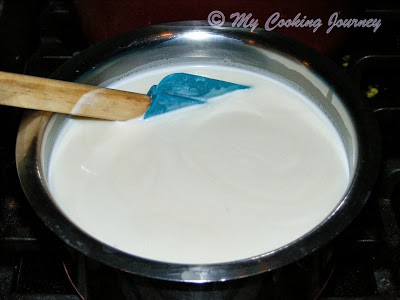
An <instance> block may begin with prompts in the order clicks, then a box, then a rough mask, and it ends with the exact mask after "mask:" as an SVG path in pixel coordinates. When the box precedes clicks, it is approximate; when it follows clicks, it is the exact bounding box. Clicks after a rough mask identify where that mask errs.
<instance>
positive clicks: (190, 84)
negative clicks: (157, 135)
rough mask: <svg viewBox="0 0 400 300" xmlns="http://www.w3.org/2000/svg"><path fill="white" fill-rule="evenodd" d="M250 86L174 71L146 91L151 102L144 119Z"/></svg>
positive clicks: (204, 101) (202, 102) (201, 102)
mask: <svg viewBox="0 0 400 300" xmlns="http://www.w3.org/2000/svg"><path fill="white" fill-rule="evenodd" d="M248 88H250V86H247V85H241V84H236V83H232V82H227V81H222V80H217V79H213V78H208V77H204V76H198V75H192V74H188V73H174V74H171V75H168V76H166V77H164V78H163V79H162V80H161V81H160V83H159V84H158V85H154V86H152V87H151V89H150V90H149V92H148V93H147V94H148V95H149V96H150V97H151V100H152V101H151V104H150V107H149V108H148V110H147V111H146V113H145V115H144V119H147V118H149V117H153V116H156V115H159V114H163V113H167V112H170V111H173V110H176V109H179V108H183V107H187V106H191V105H197V104H204V103H206V102H207V100H208V99H211V98H214V97H218V96H221V95H224V94H226V93H230V92H233V91H236V90H242V89H248Z"/></svg>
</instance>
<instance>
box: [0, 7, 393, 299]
mask: <svg viewBox="0 0 400 300" xmlns="http://www.w3.org/2000/svg"><path fill="white" fill-rule="evenodd" d="M396 5H397V4H396V3H390V2H387V1H380V3H375V2H373V1H368V2H366V3H363V4H359V8H360V11H361V12H362V14H364V15H366V16H371V17H375V18H381V19H382V24H383V25H382V28H380V30H378V31H377V32H376V33H371V32H370V31H368V32H366V31H358V32H357V34H354V35H352V36H351V38H350V39H349V42H348V43H346V44H345V45H343V46H341V47H340V48H339V49H337V50H336V51H335V52H334V53H332V54H329V55H330V58H331V59H333V60H334V61H335V62H336V63H337V64H338V65H339V66H340V67H341V68H344V69H345V70H346V72H348V74H349V75H350V76H351V78H352V79H353V81H354V84H356V85H357V86H358V87H359V88H360V92H361V93H362V96H363V97H364V99H365V100H366V102H368V104H369V106H370V109H371V110H372V111H373V112H374V115H375V117H376V118H377V120H378V123H379V131H380V136H381V147H382V151H383V153H382V157H383V160H382V165H381V172H380V174H379V180H378V182H377V184H376V186H375V189H374V192H373V194H372V195H371V197H370V199H369V201H368V203H367V205H366V206H365V208H364V209H363V211H362V212H361V214H360V215H359V216H358V217H357V218H356V219H355V220H354V221H353V223H352V224H351V225H350V226H349V227H348V228H347V229H346V230H345V231H344V232H343V233H342V234H341V235H339V236H338V237H337V238H336V239H335V240H333V241H332V242H331V243H330V245H328V246H327V248H329V249H332V250H329V251H327V253H328V254H327V255H328V257H323V258H318V259H316V258H314V257H306V258H304V259H302V260H300V261H299V262H297V263H295V264H294V265H292V266H287V267H284V268H283V269H282V271H280V272H277V273H275V274H274V275H273V276H274V278H273V280H272V282H275V283H276V287H275V288H274V291H275V292H274V294H273V295H270V294H265V293H264V291H265V289H264V285H265V284H266V282H267V281H266V280H265V278H263V277H261V278H258V279H254V278H249V279H246V280H247V281H252V280H253V281H254V284H250V285H247V286H250V287H251V288H248V289H246V290H243V289H241V286H242V282H227V283H224V284H220V285H218V284H216V285H204V286H203V287H202V288H200V289H198V288H197V287H196V288H192V286H189V287H187V286H186V287H184V286H183V285H182V284H178V283H168V282H160V281H155V280H152V279H146V278H141V277H139V276H131V275H129V276H128V275H127V274H124V273H123V272H121V271H118V270H115V269H113V268H111V267H108V266H105V265H103V264H101V263H99V262H96V261H93V260H91V259H90V258H88V257H85V256H84V255H82V254H80V253H77V252H76V251H74V250H72V249H70V248H68V247H67V246H66V245H65V244H64V243H63V242H62V241H60V240H59V239H58V238H57V237H56V236H55V235H54V234H53V233H52V232H51V231H50V230H49V229H48V228H47V227H46V226H45V225H44V224H43V223H42V221H41V220H40V219H39V218H38V217H37V216H36V214H35V213H34V212H33V210H32V209H31V207H30V205H29V203H28V202H27V199H26V198H25V195H24V193H23V191H22V189H21V186H20V184H19V180H18V176H17V172H16V167H15V139H16V135H17V131H18V126H19V121H20V119H21V116H22V112H21V110H18V109H14V108H10V107H0V136H1V139H0V299H249V298H257V299H266V298H268V299H311V300H313V299H324V300H328V299H329V300H344V299H346V300H351V299H353V300H355V299H358V300H383V299H398V298H400V215H399V214H400V135H399V132H400V96H399V87H398V85H399V82H400V75H399V72H398V70H399V69H400V26H399V25H400V7H399V6H398V5H397V7H396ZM360 32H361V33H360ZM16 33H18V34H16ZM0 39H1V40H2V41H3V43H4V44H3V45H5V46H2V47H1V49H0V70H3V71H8V72H16V73H25V74H30V75H37V76H43V77H46V76H49V74H51V72H53V71H54V70H55V69H56V68H57V67H58V66H60V65H61V64H62V63H64V62H65V61H67V60H68V59H70V58H71V57H72V56H73V55H75V54H76V53H77V52H79V51H80V50H83V49H84V48H86V47H88V46H89V45H90V43H89V42H88V41H87V39H86V38H85V36H84V34H83V32H82V30H81V29H80V24H79V22H78V18H77V15H76V14H75V10H74V6H73V3H72V2H71V1H44V0H43V1H37V2H36V3H33V2H29V1H23V0H18V1H5V0H0ZM326 261H329V263H326ZM310 265H311V266H312V268H310ZM319 265H320V266H321V269H323V270H321V271H318V272H315V269H316V268H318V266H319ZM265 276H269V275H268V274H267V275H265ZM303 276H307V277H308V278H312V280H311V281H314V282H315V286H314V288H312V289H311V290H308V287H304V288H303V287H301V285H302V280H301V277H303ZM270 282H271V280H269V281H268V284H271V283H270ZM286 283H289V286H297V289H296V291H297V292H296V293H297V294H291V292H290V291H288V289H287V286H288V285H287V284H286ZM298 291H301V294H299V292H298Z"/></svg>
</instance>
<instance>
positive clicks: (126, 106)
mask: <svg viewBox="0 0 400 300" xmlns="http://www.w3.org/2000/svg"><path fill="white" fill-rule="evenodd" d="M247 88H249V86H246V85H240V84H236V83H232V82H227V81H221V80H216V79H212V78H207V77H203V76H198V75H192V74H187V73H174V74H171V75H168V76H166V77H164V78H163V79H162V80H161V81H160V82H159V84H158V85H155V86H153V87H151V89H150V90H149V92H148V94H147V95H144V94H138V93H132V92H124V91H119V90H114V89H107V88H101V87H97V86H91V85H84V84H80V83H72V82H65V81H59V80H53V79H47V78H39V77H33V76H27V75H20V74H13V73H6V72H0V104H1V105H9V106H15V107H22V108H28V109H36V110H44V111H51V112H58V113H64V114H71V115H77V116H83V117H90V118H97V119H105V120H129V119H133V118H136V117H140V116H142V115H143V114H144V118H145V119H146V118H149V117H153V116H156V115H159V114H164V113H167V112H170V111H172V110H176V109H179V108H183V107H187V106H191V105H198V104H204V103H206V102H207V101H208V100H209V99H211V98H214V97H217V96H221V95H223V94H226V93H229V92H233V91H235V90H241V89H247Z"/></svg>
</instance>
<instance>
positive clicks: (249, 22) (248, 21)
mask: <svg viewBox="0 0 400 300" xmlns="http://www.w3.org/2000/svg"><path fill="white" fill-rule="evenodd" d="M229 19H230V22H231V26H232V27H238V28H239V27H241V28H249V29H250V30H251V31H253V30H254V29H256V28H257V27H258V26H259V25H260V24H259V20H258V19H256V18H253V14H251V13H239V12H236V13H233V14H231V15H230V16H229ZM208 23H209V24H210V25H211V26H216V27H220V26H223V25H224V24H225V15H224V14H223V13H222V12H221V11H219V10H214V11H212V12H211V13H210V14H209V15H208ZM323 25H324V24H323V22H322V20H321V18H317V19H309V18H308V17H307V15H302V13H298V14H297V15H296V16H295V17H294V18H290V19H284V18H282V17H281V14H280V13H279V12H275V13H273V14H272V15H270V16H269V17H268V18H267V20H266V21H265V23H264V28H265V30H267V31H272V30H274V29H276V28H290V27H294V28H311V29H312V31H313V32H317V30H318V29H319V28H320V27H321V26H323ZM381 25H382V21H381V19H373V18H370V19H356V18H340V17H339V13H338V12H334V13H332V14H331V15H330V17H329V18H328V22H327V29H326V31H325V32H326V33H330V32H331V31H332V30H333V29H335V28H357V27H361V28H372V29H373V32H376V31H377V30H378V28H379V27H380V26H381Z"/></svg>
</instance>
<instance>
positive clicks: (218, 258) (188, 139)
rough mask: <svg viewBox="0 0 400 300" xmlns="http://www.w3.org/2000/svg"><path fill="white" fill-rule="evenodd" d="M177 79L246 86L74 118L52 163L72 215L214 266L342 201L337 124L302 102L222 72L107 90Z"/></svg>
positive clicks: (278, 87) (172, 257) (135, 242)
mask: <svg viewBox="0 0 400 300" xmlns="http://www.w3.org/2000/svg"><path fill="white" fill-rule="evenodd" d="M173 72H188V73H192V74H198V75H204V76H208V77H212V78H217V79H222V80H226V81H231V82H235V83H240V84H245V85H251V86H252V88H251V89H249V90H241V91H236V92H234V93H231V94H228V95H225V96H221V97H219V98H216V99H214V100H213V101H211V102H210V103H208V104H206V105H198V106H191V107H189V108H185V109H182V110H178V111H174V112H170V113H167V114H164V115H161V116H158V117H154V118H149V119H146V120H143V119H135V120H131V121H128V122H107V121H89V120H79V119H75V120H71V121H69V124H68V125H67V126H66V127H65V128H64V130H63V132H62V134H61V135H60V137H59V138H58V140H57V142H56V144H55V148H54V150H53V152H52V156H51V161H50V173H49V174H50V175H49V176H50V189H51V192H52V194H53V195H54V198H55V200H56V202H57V204H58V206H59V207H60V208H61V210H62V211H63V212H64V213H65V215H66V216H68V218H69V219H70V220H71V221H72V222H73V223H75V224H76V225H77V226H78V227H80V228H81V229H82V230H84V231H85V232H87V233H88V234H90V235H91V236H93V237H95V238H97V239H98V240H100V241H102V242H104V243H106V244H108V245H110V246H113V247H115V248H118V249H120V250H122V251H125V252H128V253H131V254H134V255H138V256H141V257H145V258H149V259H154V260H160V261H166V262H175V263H195V264H203V263H219V262H228V261H234V260H239V259H244V258H249V257H252V256H256V255H260V254H263V253H266V252H268V251H271V250H274V249H277V248H278V247H281V246H283V245H286V244H288V243H290V242H292V241H294V240H295V239H298V238H299V237H301V236H302V235H304V234H305V233H307V232H309V231H310V230H311V229H312V228H314V227H315V226H316V225H318V224H319V223H320V222H321V221H322V220H323V219H324V218H325V217H326V216H327V215H328V214H329V213H330V212H331V211H332V210H333V209H334V208H335V206H336V205H337V204H338V202H339V201H340V200H341V197H342V196H343V194H344V192H345V190H346V188H347V185H348V181H349V170H348V163H347V158H346V155H345V150H344V147H343V144H342V142H341V140H340V139H339V137H338V134H337V132H336V131H335V129H334V127H333V126H332V125H331V124H330V123H329V122H328V121H327V119H326V118H325V116H324V115H323V114H322V113H320V112H319V111H318V110H317V109H316V107H315V106H314V105H313V104H311V102H309V101H308V100H307V99H306V98H305V97H304V96H302V95H301V94H299V93H298V92H297V91H295V90H294V89H292V88H289V87H287V86H285V85H284V84H281V83H279V82H278V81H276V80H274V79H271V78H268V77H266V76H264V75H259V74H256V73H252V72H248V71H241V70H238V69H234V68H228V67H223V68H222V67H215V66H214V67H213V66H202V67H193V66H180V67H175V68H166V69H165V68H164V69H158V70H154V71H146V72H142V73H140V74H136V75H131V76H129V77H127V78H125V79H123V80H120V81H118V82H115V83H113V84H112V85H111V87H112V88H117V89H122V90H130V91H136V92H143V93H146V92H147V91H148V89H149V88H150V86H151V85H153V84H157V83H158V82H159V81H160V80H161V78H162V77H164V76H166V75H167V74H170V73H173Z"/></svg>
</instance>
